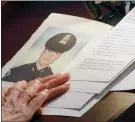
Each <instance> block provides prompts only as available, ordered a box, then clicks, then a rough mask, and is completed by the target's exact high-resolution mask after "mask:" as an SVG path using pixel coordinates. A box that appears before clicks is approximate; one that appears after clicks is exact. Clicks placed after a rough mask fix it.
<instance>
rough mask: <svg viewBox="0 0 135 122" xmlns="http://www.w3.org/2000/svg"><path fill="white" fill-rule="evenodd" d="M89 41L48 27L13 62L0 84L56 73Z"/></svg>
mask: <svg viewBox="0 0 135 122" xmlns="http://www.w3.org/2000/svg"><path fill="white" fill-rule="evenodd" d="M90 39H91V35H90V34H86V33H81V32H76V31H73V30H68V29H64V28H57V27H48V28H47V29H46V30H45V31H44V32H43V33H42V35H41V36H40V37H39V39H38V40H36V41H35V42H34V43H33V45H32V46H31V47H30V48H29V49H28V50H27V51H26V53H25V54H23V55H22V57H21V58H19V59H17V62H16V64H15V65H14V66H13V67H12V68H11V69H9V71H8V72H7V73H6V74H5V75H4V76H3V78H2V80H3V81H9V82H17V81H20V80H26V81H30V80H33V79H35V78H39V77H40V78H43V77H46V76H49V75H52V74H56V73H60V72H62V70H64V68H66V67H67V66H68V65H69V63H71V61H72V60H73V59H74V58H75V57H76V56H77V54H78V53H79V52H80V51H81V49H82V48H83V47H84V46H85V45H86V43H87V42H88V41H89V40H90Z"/></svg>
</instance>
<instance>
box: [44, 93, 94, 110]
mask: <svg viewBox="0 0 135 122" xmlns="http://www.w3.org/2000/svg"><path fill="white" fill-rule="evenodd" d="M93 96H94V94H86V93H77V92H67V93H65V94H63V95H61V96H59V97H58V98H56V99H53V100H52V101H50V102H49V104H48V105H46V107H51V108H72V109H81V108H82V107H83V105H84V104H85V103H87V102H88V100H90V99H91V98H92V97H93ZM80 98H81V99H80Z"/></svg>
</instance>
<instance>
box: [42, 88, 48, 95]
mask: <svg viewBox="0 0 135 122" xmlns="http://www.w3.org/2000/svg"><path fill="white" fill-rule="evenodd" d="M47 93H48V89H45V90H44V91H42V92H40V95H41V96H46V95H47Z"/></svg>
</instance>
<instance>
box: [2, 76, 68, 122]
mask: <svg viewBox="0 0 135 122" xmlns="http://www.w3.org/2000/svg"><path fill="white" fill-rule="evenodd" d="M69 78H70V76H69V74H65V75H51V76H48V77H45V78H42V79H41V78H38V79H36V80H33V81H30V82H29V83H27V82H26V81H19V82H17V83H16V84H15V85H14V86H12V87H10V88H7V89H2V121H3V122H4V121H5V122H7V121H9V122H11V121H17V122H19V121H21V122H28V121H29V120H31V118H32V117H33V115H34V113H35V112H36V111H37V110H38V109H39V108H40V107H41V105H42V104H43V103H44V102H45V101H47V100H50V99H52V98H54V97H56V96H58V95H60V94H63V93H65V92H66V91H67V90H68V89H69V84H64V83H66V82H67V81H68V80H69ZM63 84H64V85H63Z"/></svg>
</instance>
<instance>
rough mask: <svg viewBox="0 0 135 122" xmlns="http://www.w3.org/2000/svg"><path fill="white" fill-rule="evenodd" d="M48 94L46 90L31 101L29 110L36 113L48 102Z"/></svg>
mask: <svg viewBox="0 0 135 122" xmlns="http://www.w3.org/2000/svg"><path fill="white" fill-rule="evenodd" d="M48 94H49V92H48V90H47V89H45V90H43V91H41V92H40V93H39V95H38V96H36V97H35V98H33V99H32V100H31V101H30V103H29V104H28V108H29V109H30V110H31V112H34V113H35V112H36V111H37V110H38V109H39V108H40V107H41V106H42V104H43V103H44V102H45V101H46V100H47V98H48Z"/></svg>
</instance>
